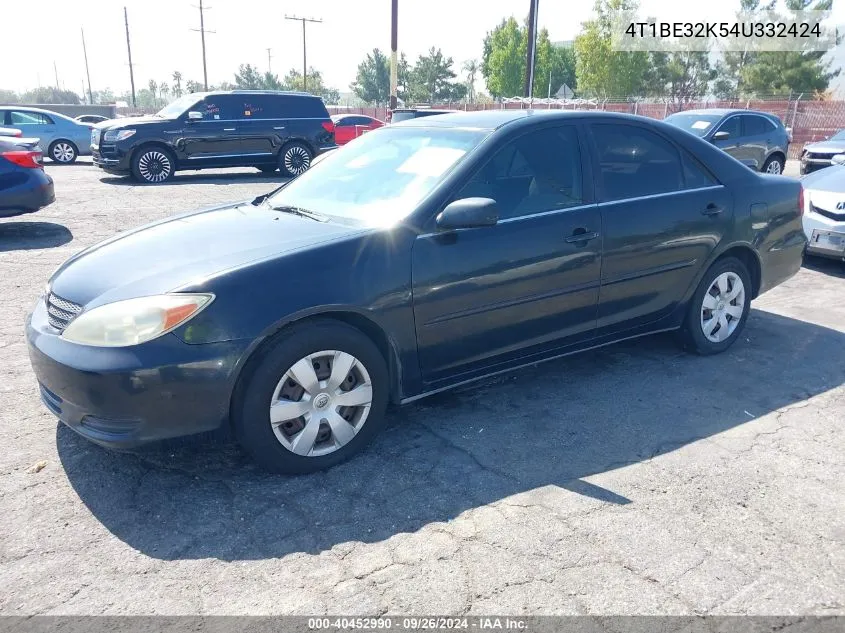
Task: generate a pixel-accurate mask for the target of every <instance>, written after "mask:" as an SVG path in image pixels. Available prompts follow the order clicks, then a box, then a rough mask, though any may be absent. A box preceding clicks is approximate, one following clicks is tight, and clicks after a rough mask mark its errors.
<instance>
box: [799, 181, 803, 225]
mask: <svg viewBox="0 0 845 633" xmlns="http://www.w3.org/2000/svg"><path fill="white" fill-rule="evenodd" d="M798 186H799V189H798V216H799V217H800V216H802V215H804V185H798Z"/></svg>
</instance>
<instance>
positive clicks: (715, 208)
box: [701, 202, 724, 215]
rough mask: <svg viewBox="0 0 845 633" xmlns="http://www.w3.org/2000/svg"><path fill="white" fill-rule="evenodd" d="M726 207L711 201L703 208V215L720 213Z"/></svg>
mask: <svg viewBox="0 0 845 633" xmlns="http://www.w3.org/2000/svg"><path fill="white" fill-rule="evenodd" d="M722 211H724V209H723V208H722V207H720V206H719V205H718V204H716V203H714V202H711V203H710V204H708V205H707V206H706V207H704V208H703V209H702V210H701V213H702V214H703V215H719V214H720V213H721V212H722Z"/></svg>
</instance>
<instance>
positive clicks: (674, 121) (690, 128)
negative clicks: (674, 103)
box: [664, 112, 722, 136]
mask: <svg viewBox="0 0 845 633" xmlns="http://www.w3.org/2000/svg"><path fill="white" fill-rule="evenodd" d="M721 120H722V117H721V116H720V115H717V114H686V113H683V112H679V113H678V114H673V115H672V116H669V117H667V118H665V119H664V121H666V123H669V124H671V125H674V126H675V127H679V128H681V129H682V130H686V131H687V132H692V133H693V134H695V135H696V136H704V135H705V134H707V132H709V131H710V129H711V128H712V127H713V126H714V125H715V124H716V123H718V122H719V121H721Z"/></svg>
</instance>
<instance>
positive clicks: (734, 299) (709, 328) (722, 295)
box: [701, 272, 745, 343]
mask: <svg viewBox="0 0 845 633" xmlns="http://www.w3.org/2000/svg"><path fill="white" fill-rule="evenodd" d="M744 310H745V286H743V284H742V279H740V277H739V275H737V274H736V273H733V272H726V273H722V274H721V275H719V276H718V277H716V279H714V280H713V283H712V284H710V288H708V289H707V292H706V293H704V301H703V302H702V305H701V331H702V332H704V336H706V337H707V340H709V341H711V342H713V343H721V342H722V341H725V340H727V339H728V338H730V336H731V335H732V334H733V333H734V331H735V330H736V326H737V325H739V322H740V320H741V319H742V313H743V311H744Z"/></svg>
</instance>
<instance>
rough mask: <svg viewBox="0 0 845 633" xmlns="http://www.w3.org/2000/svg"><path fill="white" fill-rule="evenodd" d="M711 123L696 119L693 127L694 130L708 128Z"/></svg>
mask: <svg viewBox="0 0 845 633" xmlns="http://www.w3.org/2000/svg"><path fill="white" fill-rule="evenodd" d="M711 125H712V124H711V123H710V121H696V122H695V123H693V124H692V129H693V130H706V129H707V128H709V127H710V126H711Z"/></svg>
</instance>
